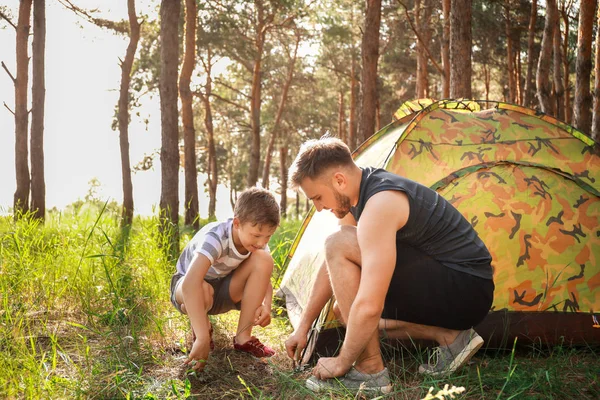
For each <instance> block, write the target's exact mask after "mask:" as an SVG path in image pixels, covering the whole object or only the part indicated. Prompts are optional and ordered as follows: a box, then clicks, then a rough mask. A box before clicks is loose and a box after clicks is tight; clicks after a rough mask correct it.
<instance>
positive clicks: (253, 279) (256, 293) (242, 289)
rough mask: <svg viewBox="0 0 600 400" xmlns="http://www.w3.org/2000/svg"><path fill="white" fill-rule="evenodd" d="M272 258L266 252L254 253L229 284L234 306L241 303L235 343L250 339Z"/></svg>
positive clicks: (264, 291)
mask: <svg viewBox="0 0 600 400" xmlns="http://www.w3.org/2000/svg"><path fill="white" fill-rule="evenodd" d="M272 272H273V258H271V255H270V254H268V253H267V252H266V251H256V252H254V253H252V255H251V256H250V257H249V258H248V259H246V260H245V261H244V262H243V263H242V264H241V265H240V266H239V267H238V268H237V269H236V270H235V271H233V276H232V278H231V283H230V284H229V295H230V296H231V300H232V301H233V303H234V304H236V303H238V302H239V301H241V302H242V308H241V310H240V319H239V322H238V328H237V333H236V336H235V342H236V343H237V344H244V343H246V342H247V341H249V340H250V338H251V337H252V327H253V325H254V317H255V312H256V309H257V308H258V307H259V306H260V305H261V304H262V302H263V299H264V298H265V294H266V292H267V287H268V286H269V280H270V279H271V273H272Z"/></svg>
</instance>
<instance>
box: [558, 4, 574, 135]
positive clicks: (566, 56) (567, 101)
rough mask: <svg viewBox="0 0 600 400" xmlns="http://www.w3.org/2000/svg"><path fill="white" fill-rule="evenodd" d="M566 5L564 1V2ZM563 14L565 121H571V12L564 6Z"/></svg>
mask: <svg viewBox="0 0 600 400" xmlns="http://www.w3.org/2000/svg"><path fill="white" fill-rule="evenodd" d="M563 6H564V3H563ZM561 14H562V17H563V21H564V24H565V34H564V39H563V64H564V71H563V80H564V84H563V87H564V88H565V122H566V123H568V124H570V123H571V116H572V114H573V110H572V108H571V87H570V86H571V85H570V84H569V70H570V64H571V63H570V62H569V13H568V12H567V10H566V9H565V8H564V7H563V8H562V10H561Z"/></svg>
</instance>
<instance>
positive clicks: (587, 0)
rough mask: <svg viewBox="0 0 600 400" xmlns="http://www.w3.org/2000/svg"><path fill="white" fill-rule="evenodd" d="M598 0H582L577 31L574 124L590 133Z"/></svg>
mask: <svg viewBox="0 0 600 400" xmlns="http://www.w3.org/2000/svg"><path fill="white" fill-rule="evenodd" d="M596 3H597V0H582V1H581V5H580V8H579V28H578V31H577V63H576V74H575V104H574V109H573V125H574V126H575V127H576V128H577V129H579V130H580V131H582V132H584V133H586V134H589V133H590V129H591V125H592V113H591V107H592V94H591V93H590V75H591V72H592V36H593V35H592V33H593V27H594V16H595V14H596Z"/></svg>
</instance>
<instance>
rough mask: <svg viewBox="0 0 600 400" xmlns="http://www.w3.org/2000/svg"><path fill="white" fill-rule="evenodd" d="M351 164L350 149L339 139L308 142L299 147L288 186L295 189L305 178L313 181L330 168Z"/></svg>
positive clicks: (329, 138)
mask: <svg viewBox="0 0 600 400" xmlns="http://www.w3.org/2000/svg"><path fill="white" fill-rule="evenodd" d="M353 164H354V160H353V159H352V153H351V152H350V149H349V148H348V146H347V145H346V144H345V143H344V142H342V141H341V140H340V139H337V138H332V137H328V138H323V139H319V140H309V141H306V142H304V143H303V144H302V146H300V152H299V153H298V156H296V159H295V160H294V162H293V163H292V166H291V167H290V179H289V185H290V187H292V188H293V189H297V188H298V186H300V183H301V182H302V181H303V180H304V179H305V178H310V179H313V180H314V179H316V178H318V177H320V176H321V174H322V173H323V172H325V171H326V170H328V169H329V168H331V167H344V166H350V165H353Z"/></svg>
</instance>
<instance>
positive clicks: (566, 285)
mask: <svg viewBox="0 0 600 400" xmlns="http://www.w3.org/2000/svg"><path fill="white" fill-rule="evenodd" d="M490 104H491V107H490ZM395 118H396V121H395V122H393V123H391V124H390V125H388V126H387V127H385V128H384V129H382V130H381V131H380V132H378V133H376V134H375V135H373V136H372V137H371V138H370V139H369V140H368V141H367V142H365V143H364V144H363V145H362V146H361V147H360V148H359V149H358V150H357V151H356V152H355V154H354V157H355V160H356V162H357V164H358V165H360V166H367V165H372V166H376V167H383V168H385V169H387V170H389V171H391V172H394V173H396V174H399V175H402V176H406V177H408V178H410V179H413V180H415V181H417V182H420V183H422V184H424V185H426V186H428V187H430V188H432V189H434V190H437V191H438V192H439V193H440V194H441V195H442V196H444V197H445V198H446V199H447V200H448V201H450V202H451V203H452V204H453V205H454V206H455V207H456V208H457V209H458V210H459V211H460V212H461V213H462V214H463V215H464V216H465V218H467V220H468V221H470V222H471V224H472V225H473V227H474V228H475V230H476V231H477V232H478V234H479V235H480V237H481V238H482V240H483V241H484V243H486V245H487V247H488V248H489V250H490V253H491V254H492V259H493V261H492V265H493V267H494V281H495V284H496V290H495V293H494V303H493V306H492V309H491V310H490V311H491V312H490V315H489V316H488V318H487V319H486V321H487V320H489V321H494V322H493V324H492V323H491V322H490V323H488V325H490V326H487V327H486V326H483V327H482V329H481V330H482V331H486V332H489V334H490V335H491V334H492V332H493V331H496V332H501V333H502V335H503V336H504V338H503V340H506V336H507V335H513V336H520V337H527V338H528V339H531V340H533V339H535V338H534V337H533V336H536V337H539V338H541V339H542V340H544V341H549V342H552V341H556V340H558V338H559V337H562V338H563V339H566V340H572V341H586V342H587V341H592V342H596V343H600V329H597V328H600V326H598V323H597V320H598V316H599V315H600V314H599V313H600V145H598V144H597V143H595V142H594V141H592V140H591V139H590V138H588V137H587V136H585V135H583V134H582V133H581V132H579V131H577V130H576V129H574V128H573V127H571V126H569V125H567V124H565V123H563V122H561V121H558V120H556V119H555V118H552V117H550V116H547V115H545V114H541V113H538V112H536V111H535V110H531V109H527V108H524V107H520V106H516V105H512V104H506V103H486V102H477V101H461V100H458V101H457V100H447V101H440V102H435V101H433V100H431V99H422V100H417V101H411V102H406V103H404V104H403V105H402V106H401V107H400V108H399V109H398V111H397V112H396V114H395ZM336 225H337V220H336V219H335V217H334V216H333V215H332V214H331V215H330V213H316V214H315V213H314V210H311V212H310V213H309V215H308V216H307V218H306V220H305V222H304V224H303V227H302V229H301V230H300V232H299V234H298V236H297V238H296V240H295V243H294V245H293V246H292V250H291V251H290V254H289V257H290V258H289V263H288V265H287V271H286V274H285V276H284V279H283V281H282V285H281V290H280V293H282V294H283V295H285V297H286V304H287V306H288V314H289V315H290V320H291V322H292V324H293V325H294V326H297V322H298V318H299V315H300V313H301V310H302V309H303V307H305V306H306V303H307V301H308V295H309V292H310V288H311V287H312V284H313V282H314V275H315V273H316V270H317V269H318V267H319V265H320V264H321V263H322V262H323V254H322V253H323V252H322V246H323V243H324V239H325V238H326V237H327V236H328V235H329V234H330V233H332V232H333V231H334V230H335V229H336ZM492 314H497V315H495V316H493V315H492ZM499 315H501V317H500V318H498V316H499ZM511 316H513V317H514V318H513V322H514V321H516V320H518V321H521V322H525V324H524V323H519V324H516V325H515V324H514V323H513V322H510V317H511ZM517 316H518V318H517ZM549 317H551V318H552V321H550V320H549V319H548V318H549ZM573 318H577V321H578V322H574V321H575V320H574V319H573ZM333 320H334V318H333V315H332V314H331V312H328V310H325V311H324V312H323V313H322V316H321V318H320V322H319V323H318V324H317V328H318V329H319V330H322V329H325V328H326V327H328V326H332V325H335V323H334V322H332V321H333ZM486 321H484V324H485V323H486ZM498 321H500V322H498ZM502 321H504V325H506V326H502V325H503V323H502ZM528 321H529V325H527V324H526V322H528ZM544 321H545V322H544ZM557 321H558V322H557ZM492 325H493V326H492ZM490 327H491V328H493V329H490ZM510 327H512V328H514V329H507V328H510ZM575 328H576V329H575Z"/></svg>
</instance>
